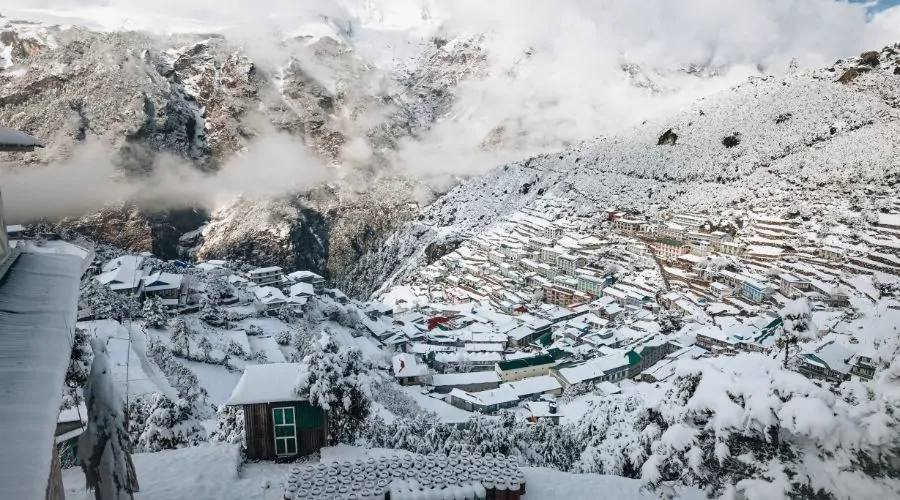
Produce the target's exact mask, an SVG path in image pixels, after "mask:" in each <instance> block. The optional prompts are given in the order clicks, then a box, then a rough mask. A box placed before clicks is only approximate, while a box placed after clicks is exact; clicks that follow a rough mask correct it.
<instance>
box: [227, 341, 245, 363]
mask: <svg viewBox="0 0 900 500" xmlns="http://www.w3.org/2000/svg"><path fill="white" fill-rule="evenodd" d="M225 354H228V355H229V356H236V357H238V358H241V359H244V360H246V359H247V356H248V355H247V351H246V350H245V349H244V346H242V345H241V344H238V343H237V342H236V341H234V340H229V341H228V345H227V346H225Z"/></svg>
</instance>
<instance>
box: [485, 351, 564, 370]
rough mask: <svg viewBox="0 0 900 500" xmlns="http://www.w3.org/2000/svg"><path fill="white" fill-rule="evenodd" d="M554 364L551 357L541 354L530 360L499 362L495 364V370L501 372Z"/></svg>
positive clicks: (554, 361)
mask: <svg viewBox="0 0 900 500" xmlns="http://www.w3.org/2000/svg"><path fill="white" fill-rule="evenodd" d="M554 363H556V360H555V359H554V358H553V356H551V355H549V354H541V355H539V356H534V357H531V358H521V359H511V360H509V361H501V362H499V363H497V368H499V369H501V370H518V369H519V368H528V367H529V366H540V365H552V364H554Z"/></svg>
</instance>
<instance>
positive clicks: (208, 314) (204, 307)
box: [200, 297, 226, 326]
mask: <svg viewBox="0 0 900 500" xmlns="http://www.w3.org/2000/svg"><path fill="white" fill-rule="evenodd" d="M200 319H201V320H203V322H204V323H206V324H208V325H211V326H223V325H224V324H225V322H226V316H225V313H224V312H222V310H221V309H219V307H218V306H217V305H216V304H215V302H214V301H213V300H212V299H210V298H209V297H204V298H203V299H201V300H200Z"/></svg>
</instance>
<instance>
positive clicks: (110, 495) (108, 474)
mask: <svg viewBox="0 0 900 500" xmlns="http://www.w3.org/2000/svg"><path fill="white" fill-rule="evenodd" d="M91 347H92V350H93V353H94V361H93V362H92V363H91V373H90V377H89V378H88V381H87V385H86V386H85V389H84V395H85V405H86V406H87V412H88V422H87V428H86V429H85V431H84V433H83V434H82V435H81V436H80V437H79V438H78V460H79V463H80V464H81V468H82V470H83V471H84V475H85V482H86V484H87V487H88V489H92V490H94V498H95V499H96V500H125V499H131V498H133V497H132V493H134V492H136V491H138V483H137V476H136V475H135V471H134V465H133V464H132V462H131V455H130V453H129V448H130V444H129V440H128V433H127V432H126V430H125V412H124V405H123V402H122V398H121V396H120V395H119V393H118V391H117V389H116V384H115V381H114V380H113V378H112V371H111V366H110V362H109V354H108V353H107V351H106V344H105V343H104V341H103V340H102V339H94V340H92V341H91Z"/></svg>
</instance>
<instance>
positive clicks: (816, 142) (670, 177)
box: [348, 45, 900, 296]
mask: <svg viewBox="0 0 900 500" xmlns="http://www.w3.org/2000/svg"><path fill="white" fill-rule="evenodd" d="M898 48H900V46H898V45H892V46H889V47H885V48H884V49H882V50H880V51H876V52H874V54H875V56H876V58H877V60H878V63H877V64H874V65H873V63H872V60H871V57H872V53H871V52H867V53H865V54H862V57H857V58H850V59H847V60H842V61H838V62H837V63H835V65H833V66H830V67H828V68H825V69H821V70H816V71H810V72H803V73H796V74H793V75H787V76H785V77H764V78H756V79H751V80H750V81H748V82H747V83H745V84H743V85H740V86H738V87H735V88H734V89H731V90H728V91H724V92H722V93H719V94H716V95H714V96H712V97H710V98H706V99H702V100H700V101H698V102H696V103H695V104H693V105H691V106H690V107H688V108H687V109H686V110H685V111H683V112H682V113H680V114H678V115H676V116H673V117H670V118H667V119H660V120H657V121H655V122H652V123H645V124H642V125H639V126H636V127H634V128H633V129H632V130H630V131H628V132H627V133H623V134H622V135H620V136H612V137H603V138H599V139H597V140H595V141H587V142H585V143H583V144H581V145H579V146H575V147H572V148H568V149H566V150H563V151H562V152H560V153H556V154H544V155H539V156H536V157H534V158H531V159H528V160H525V161H522V162H514V163H510V164H507V165H503V166H501V167H498V168H496V169H493V170H491V171H490V172H488V173H487V174H485V175H484V176H481V177H479V178H475V179H471V180H469V181H467V182H465V183H462V184H461V185H459V186H457V187H456V188H454V189H453V190H451V191H450V192H449V193H447V194H446V195H445V196H444V197H442V198H441V199H439V200H437V201H436V202H435V203H433V204H432V205H430V206H429V207H428V208H427V209H426V210H425V211H423V213H422V214H421V215H420V216H419V218H418V219H417V220H416V221H414V222H410V223H408V224H406V225H404V226H403V228H402V229H401V230H400V231H398V232H397V233H395V234H393V235H391V236H390V237H389V238H388V239H387V240H386V243H385V246H384V247H383V248H382V249H381V250H380V251H379V252H376V253H374V254H370V255H367V256H365V257H364V258H363V259H362V260H361V261H360V263H359V264H358V265H357V266H356V267H355V268H354V269H353V271H352V272H351V275H350V276H351V278H350V279H349V280H348V282H349V283H353V282H356V283H359V284H360V286H359V287H358V288H355V289H351V291H352V293H355V294H357V295H360V296H366V295H368V294H373V293H374V294H377V293H378V290H385V289H387V288H388V287H389V286H390V285H391V284H392V283H393V282H395V281H396V280H398V279H400V278H402V277H403V276H404V275H406V274H407V273H409V272H410V271H411V270H412V269H413V268H414V267H415V266H416V265H419V264H422V263H423V262H425V259H424V254H425V253H426V250H427V249H428V248H429V247H431V248H434V246H441V245H445V244H446V243H452V242H456V241H458V240H460V239H464V238H466V237H468V236H471V235H473V234H474V233H476V232H477V231H479V230H482V229H484V228H486V227H488V226H489V225H490V224H492V223H493V222H495V221H497V220H498V219H500V218H502V217H503V215H507V214H509V213H511V212H513V211H515V210H518V209H520V208H522V207H532V208H534V207H535V205H543V208H546V205H560V206H562V207H563V208H562V209H564V210H568V211H570V213H574V214H578V215H580V216H583V217H595V216H597V215H598V213H597V212H598V209H599V208H604V207H609V208H615V209H620V210H630V211H633V212H638V213H648V214H654V213H660V212H663V211H667V210H676V211H677V210H686V211H689V210H697V211H701V212H702V211H712V210H721V209H725V208H728V207H740V206H747V205H748V200H755V199H757V198H762V199H765V200H770V204H771V205H772V207H773V208H772V210H773V212H787V211H789V210H790V209H789V208H787V207H792V206H794V205H796V203H797V202H798V198H797V197H798V195H797V190H796V189H794V188H796V187H797V186H799V187H800V191H801V193H800V196H799V201H800V202H809V201H810V198H815V197H813V196H809V195H808V194H803V193H802V190H803V189H804V188H805V189H806V190H811V189H815V190H817V191H819V196H820V197H822V198H825V199H826V201H827V198H828V196H833V195H835V194H837V193H839V194H840V195H841V197H849V196H851V195H853V194H854V193H860V192H862V191H863V190H864V189H868V190H870V191H871V190H876V191H879V190H880V191H881V192H882V194H885V193H884V192H885V190H889V189H891V187H892V186H895V185H896V183H897V182H898V180H900V171H898V170H897V169H898V166H897V165H898V161H897V160H898V159H900V149H898V148H897V147H896V146H895V145H894V144H893V143H892V141H891V140H889V139H887V138H891V137H896V136H897V134H898V133H900V106H898V97H900V75H898V74H895V72H896V71H898V70H897V69H896V68H898V67H900V59H898V56H897V53H898ZM867 60H868V61H869V62H868V63H867V62H866V61H867ZM848 72H850V74H853V73H856V76H855V77H854V78H853V79H852V80H850V81H849V82H847V83H841V81H840V80H841V78H842V77H843V76H844V75H845V74H847V73H848ZM669 129H671V130H673V131H675V133H676V134H677V135H678V139H677V140H676V142H675V144H674V145H658V144H657V143H658V142H659V141H658V139H659V138H660V134H663V133H664V132H666V130H669ZM735 132H737V133H738V137H739V140H738V144H736V145H733V146H732V147H728V146H727V145H725V144H723V141H725V139H726V138H728V137H734V135H735ZM559 200H562V202H561V203H556V202H557V201H559ZM862 201H866V200H862ZM776 202H777V203H776ZM868 202H869V203H881V204H882V205H883V203H884V201H883V200H881V199H878V200H875V199H873V200H868ZM779 203H780V204H781V206H782V207H783V208H780V209H779V208H776V207H777V206H778V205H779ZM539 208H540V207H539ZM871 208H873V211H874V212H878V211H879V210H880V209H881V208H883V206H881V207H871ZM821 215H822V216H823V217H824V216H825V215H826V214H821ZM452 246H453V245H452V244H450V245H448V248H450V247H452Z"/></svg>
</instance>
